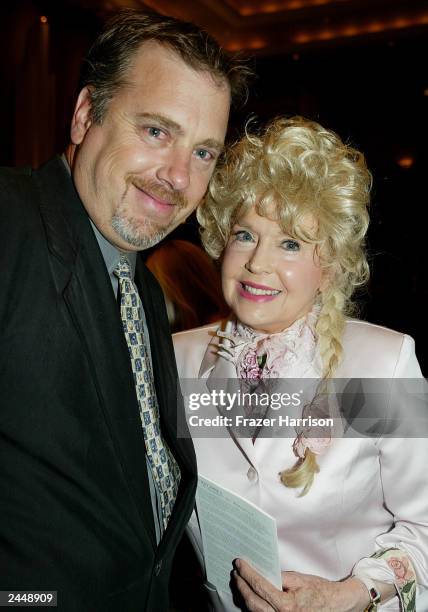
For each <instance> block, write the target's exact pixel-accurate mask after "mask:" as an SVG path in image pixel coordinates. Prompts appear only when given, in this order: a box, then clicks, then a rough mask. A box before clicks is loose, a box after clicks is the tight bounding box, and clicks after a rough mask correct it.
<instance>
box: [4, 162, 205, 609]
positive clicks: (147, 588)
mask: <svg viewBox="0 0 428 612" xmlns="http://www.w3.org/2000/svg"><path fill="white" fill-rule="evenodd" d="M0 253H1V269H0V330H1V334H0V590H30V589H33V590H34V589H36V590H44V589H52V590H56V591H58V609H59V610H64V611H73V612H74V611H75V612H98V611H99V612H101V611H102V612H110V611H111V612H140V611H142V610H148V611H150V612H152V611H153V612H154V611H157V610H159V611H160V610H166V609H167V600H168V580H169V574H170V567H171V560H172V557H173V553H174V550H175V547H176V545H177V543H178V541H179V539H180V537H181V535H182V532H183V529H184V527H185V525H186V523H187V521H188V518H189V515H190V513H191V510H192V507H193V500H194V493H195V486H196V476H195V473H196V467H195V457H194V451H193V446H192V443H191V441H190V440H189V439H177V438H176V437H175V434H174V430H175V427H176V418H177V417H176V414H177V405H178V406H179V409H181V399H180V400H179V403H178V404H177V372H176V367H175V362H174V357H173V349H172V344H171V340H170V335H169V328H168V321H167V317H166V314H165V307H164V301H163V296H162V293H161V290H160V288H159V286H158V284H157V282H156V281H155V280H154V277H153V276H152V275H151V274H150V272H149V271H148V270H147V269H146V268H145V266H144V264H143V263H142V261H140V258H138V262H137V269H136V278H135V280H136V284H137V285H138V289H139V292H140V296H141V299H142V301H143V305H144V309H145V313H146V316H147V323H148V329H149V334H150V344H151V351H152V359H153V369H154V375H155V384H156V391H157V395H158V400H159V406H160V413H161V427H162V432H163V435H164V437H165V438H166V440H167V442H168V444H169V446H170V448H171V450H172V451H173V453H174V455H175V457H176V459H177V461H178V463H179V465H180V468H181V475H182V477H181V484H180V489H179V494H178V499H177V502H176V504H175V507H174V511H173V514H172V517H171V520H170V523H169V525H168V528H167V531H166V533H165V534H164V537H163V539H162V541H161V543H160V545H159V547H158V548H157V546H156V541H155V530H154V523H153V513H152V506H151V499H150V494H149V485H148V478H147V468H146V461H145V454H144V453H145V450H144V440H143V435H142V427H141V421H140V416H139V412H138V405H137V400H136V394H135V387H134V382H133V378H132V371H131V365H130V360H129V355H128V348H127V345H126V340H125V338H124V334H123V331H122V325H121V321H120V313H119V308H118V305H117V303H116V301H115V298H114V294H113V292H112V288H111V282H110V279H109V276H108V273H107V270H106V267H105V264H104V261H103V258H102V254H101V252H100V249H99V247H98V244H97V241H96V238H95V236H94V234H93V231H92V229H91V227H90V223H89V220H88V216H87V214H86V212H85V210H84V208H83V205H82V203H81V201H80V199H79V197H78V195H77V193H76V191H75V189H74V187H73V184H72V182H71V180H70V177H69V176H68V173H67V171H66V169H65V167H64V165H63V163H62V161H61V159H60V158H56V159H54V160H52V161H50V162H48V163H47V164H46V165H45V166H44V167H42V168H41V169H40V170H39V171H30V170H29V169H20V170H11V169H4V170H1V171H0Z"/></svg>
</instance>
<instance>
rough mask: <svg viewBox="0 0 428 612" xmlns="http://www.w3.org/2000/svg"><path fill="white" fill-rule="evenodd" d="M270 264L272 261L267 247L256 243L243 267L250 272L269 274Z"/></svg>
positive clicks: (270, 270)
mask: <svg viewBox="0 0 428 612" xmlns="http://www.w3.org/2000/svg"><path fill="white" fill-rule="evenodd" d="M272 265H273V262H272V257H271V254H270V253H269V249H266V248H264V247H262V246H260V245H257V247H256V248H255V249H254V251H253V252H252V254H251V256H250V257H249V258H248V261H247V262H246V263H245V269H246V270H248V272H251V274H270V273H271V272H272Z"/></svg>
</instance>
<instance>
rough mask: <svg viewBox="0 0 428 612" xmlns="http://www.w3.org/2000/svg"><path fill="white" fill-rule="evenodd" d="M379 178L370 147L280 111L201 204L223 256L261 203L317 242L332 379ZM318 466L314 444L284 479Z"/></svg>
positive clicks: (208, 241) (364, 274) (322, 343)
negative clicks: (368, 156) (240, 223)
mask: <svg viewBox="0 0 428 612" xmlns="http://www.w3.org/2000/svg"><path fill="white" fill-rule="evenodd" d="M371 182H372V179H371V174H370V172H369V171H368V169H367V166H366V162H365V159H364V156H363V154H362V153H360V152H359V151H357V150H356V149H354V148H352V147H350V146H349V145H347V144H345V143H344V142H342V140H341V139H340V138H339V137H338V136H337V135H336V134H335V133H334V132H332V131H330V130H327V129H325V128H324V127H322V126H321V125H319V124H318V123H315V122H314V121H309V120H307V119H305V118H303V117H292V118H290V119H286V118H277V119H274V120H273V121H272V122H271V123H270V124H269V125H268V126H267V128H266V130H265V131H264V132H263V133H262V134H261V135H259V134H251V133H248V132H247V133H246V135H245V136H244V137H243V138H242V139H241V140H240V141H239V142H238V143H236V144H235V145H234V146H233V147H231V148H230V149H229V151H228V152H227V154H226V155H225V158H224V160H223V162H222V163H221V164H220V165H219V166H218V167H217V169H216V171H215V173H214V176H213V178H212V180H211V182H210V187H209V191H208V193H207V196H206V198H205V200H204V202H203V204H202V205H201V206H200V207H199V209H198V212H197V216H198V220H199V223H200V225H201V228H202V229H201V235H202V242H203V244H204V246H205V249H206V250H207V251H208V253H209V254H210V255H211V256H212V257H214V258H216V259H217V258H219V257H220V256H221V254H222V253H223V251H224V249H225V247H226V244H227V242H228V240H229V236H230V234H231V231H232V228H233V225H234V224H235V222H236V221H237V219H238V218H239V217H240V216H242V215H243V214H245V212H246V211H247V210H248V209H250V208H252V207H253V206H254V207H255V208H256V211H257V212H258V213H259V214H260V215H264V216H269V217H270V218H274V220H276V221H278V223H279V224H280V226H281V227H282V229H283V230H284V231H285V232H286V233H287V234H289V235H290V236H292V237H293V238H296V239H300V240H303V241H307V242H311V243H313V244H315V245H316V249H317V252H318V254H319V257H320V261H321V265H322V266H323V267H324V268H325V270H326V274H327V277H328V283H327V288H325V289H324V290H323V291H322V292H321V295H320V305H321V311H320V314H319V318H318V322H317V325H316V333H317V337H318V346H319V351H320V355H321V358H322V363H323V370H324V372H323V375H324V379H325V380H326V379H328V378H331V377H332V376H333V374H334V372H335V370H336V369H337V367H338V365H339V362H340V359H341V355H342V334H343V329H344V323H345V315H349V314H351V312H353V306H352V303H351V301H350V298H351V296H352V294H353V293H354V290H355V288H356V287H358V286H361V285H363V284H364V283H366V282H367V280H368V276H369V269H368V264H367V259H366V255H365V250H364V239H365V235H366V231H367V226H368V222H369V217H368V212H367V208H368V204H369V194H370V188H371ZM272 211H274V212H272ZM308 218H309V219H313V220H315V223H309V224H308V223H307V219H308ZM305 221H306V222H305ZM318 470H319V468H318V465H317V461H316V457H315V455H314V454H313V453H312V452H311V451H310V450H309V449H307V450H306V455H305V458H304V459H303V460H300V461H298V462H297V463H296V465H295V466H294V467H292V468H291V469H288V470H284V471H283V472H282V473H281V480H282V482H283V484H285V485H286V486H289V487H303V490H302V494H305V493H306V492H307V491H308V490H309V488H310V486H311V484H312V482H313V479H314V475H315V473H316V472H318Z"/></svg>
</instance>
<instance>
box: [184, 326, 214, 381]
mask: <svg viewBox="0 0 428 612" xmlns="http://www.w3.org/2000/svg"><path fill="white" fill-rule="evenodd" d="M220 325H221V321H219V322H218V323H211V324H210V325H204V326H203V327H196V328H195V329H188V330H185V331H182V332H178V333H176V334H173V336H172V341H173V343H174V351H175V358H176V361H177V367H178V372H179V375H180V377H182V378H196V377H197V376H198V373H199V369H200V366H201V363H202V360H203V358H204V355H205V352H206V350H207V347H208V345H209V344H210V342H212V341H213V338H215V336H216V332H217V330H218V328H219V327H220Z"/></svg>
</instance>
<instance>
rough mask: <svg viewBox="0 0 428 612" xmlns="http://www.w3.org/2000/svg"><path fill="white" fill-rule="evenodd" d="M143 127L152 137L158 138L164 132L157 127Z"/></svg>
mask: <svg viewBox="0 0 428 612" xmlns="http://www.w3.org/2000/svg"><path fill="white" fill-rule="evenodd" d="M145 129H146V132H147V134H148V135H149V136H151V137H152V138H160V137H161V136H162V135H163V134H164V132H163V131H162V130H161V129H160V128H158V127H153V126H149V127H147V128H145Z"/></svg>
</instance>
